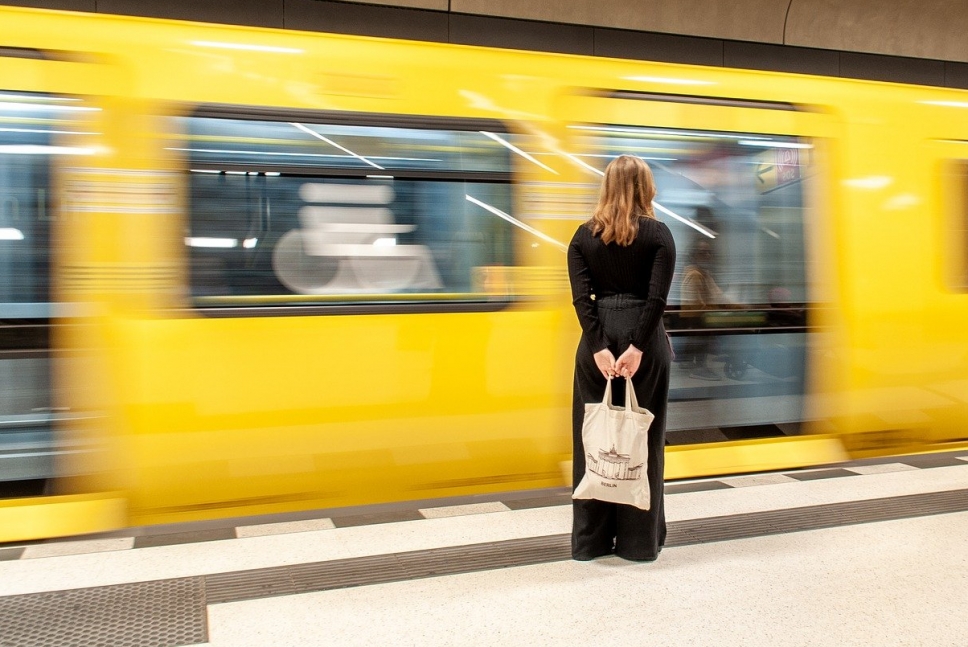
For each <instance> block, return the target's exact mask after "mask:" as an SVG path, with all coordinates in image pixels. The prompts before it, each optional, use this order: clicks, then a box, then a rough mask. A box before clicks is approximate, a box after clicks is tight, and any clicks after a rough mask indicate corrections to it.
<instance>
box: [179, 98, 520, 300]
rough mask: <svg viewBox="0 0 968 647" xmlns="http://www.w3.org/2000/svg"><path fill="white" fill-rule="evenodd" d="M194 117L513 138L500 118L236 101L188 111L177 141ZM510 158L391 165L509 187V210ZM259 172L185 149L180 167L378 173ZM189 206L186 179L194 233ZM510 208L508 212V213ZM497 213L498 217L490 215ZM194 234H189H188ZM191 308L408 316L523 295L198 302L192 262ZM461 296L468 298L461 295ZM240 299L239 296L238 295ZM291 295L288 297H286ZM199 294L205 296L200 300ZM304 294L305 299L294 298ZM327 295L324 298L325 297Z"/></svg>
mask: <svg viewBox="0 0 968 647" xmlns="http://www.w3.org/2000/svg"><path fill="white" fill-rule="evenodd" d="M194 118H213V119H226V120H230V121H242V122H245V121H248V122H282V123H285V122H305V123H307V124H310V125H313V124H323V125H336V126H355V127H377V128H380V127H388V128H401V129H410V130H425V131H428V130H429V131H433V130H436V131H451V132H455V131H456V132H467V133H472V132H480V131H487V132H491V133H495V134H497V135H504V136H511V137H513V136H514V133H513V131H512V130H511V129H510V128H509V127H508V126H507V125H506V124H505V123H504V122H502V121H499V120H494V119H477V118H464V117H440V116H422V115H401V114H392V113H365V112H344V111H319V110H299V109H285V108H272V107H252V106H237V105H220V104H205V105H199V106H197V107H195V109H194V110H186V112H185V113H184V114H183V115H181V116H180V119H181V120H183V121H184V123H185V124H186V127H185V128H181V129H180V132H179V133H178V137H179V138H180V140H181V141H187V138H188V137H189V136H190V134H191V133H190V130H189V129H188V127H187V124H188V123H190V121H189V120H191V119H194ZM506 155H507V157H506V160H507V163H506V164H505V165H504V168H506V170H502V171H486V172H474V171H441V170H420V169H394V170H392V171H390V172H389V173H392V179H393V180H402V181H414V182H419V181H433V182H440V183H448V182H477V183H486V184H490V185H501V186H504V185H506V186H507V187H508V192H507V201H508V208H509V210H513V208H514V204H515V193H514V187H513V182H512V179H513V175H514V174H513V164H514V162H513V159H512V158H511V152H510V150H509V151H507V153H506ZM258 169H259V170H258V171H256V169H255V168H254V167H253V165H247V164H238V163H228V162H225V163H222V162H212V161H200V160H197V161H193V160H192V159H191V158H190V155H189V154H188V153H186V157H185V164H184V171H185V175H186V176H190V175H191V172H192V171H196V172H199V171H200V172H206V171H207V172H212V171H221V172H223V174H225V173H229V172H231V173H234V174H236V175H239V174H241V173H242V172H245V173H247V174H252V173H253V172H256V173H261V174H262V175H265V174H266V172H268V173H270V174H272V175H277V176H282V177H304V178H319V179H362V178H366V176H368V175H369V176H373V175H376V174H380V172H379V171H377V173H373V172H372V169H369V170H367V169H362V168H361V169H352V168H339V167H304V166H292V165H285V164H259V165H258ZM194 213H195V211H194V208H193V189H192V186H191V180H190V179H189V180H188V187H187V190H186V231H191V225H192V222H193V217H194ZM512 213H513V211H512ZM495 217H496V216H495ZM508 232H509V238H508V240H507V241H506V242H505V244H504V246H503V247H502V250H501V253H502V254H504V255H505V256H506V257H507V258H508V264H507V265H505V266H504V267H507V268H511V273H513V268H516V267H518V266H519V263H520V258H519V252H518V249H517V246H518V238H519V237H518V234H517V233H516V232H515V231H514V230H513V226H511V227H509V228H508ZM190 235H191V234H188V233H186V237H188V236H190ZM186 248H187V251H186V261H187V262H188V263H189V264H190V265H191V263H192V258H191V255H192V251H191V248H190V247H188V245H186ZM188 276H189V286H188V287H189V292H190V296H189V301H190V303H189V307H190V308H191V309H192V310H193V311H195V312H197V313H199V314H201V315H203V316H206V317H215V318H221V317H233V318H234V317H273V316H312V315H344V314H357V315H359V314H406V313H465V312H495V311H499V310H504V309H506V308H508V307H509V306H511V305H512V304H513V303H516V302H519V301H521V300H522V299H523V297H521V296H518V295H515V294H513V293H507V294H497V293H495V294H486V293H479V292H442V293H440V295H439V296H430V295H428V294H419V295H415V296H414V297H411V298H408V295H407V293H399V296H397V295H395V294H393V293H389V292H388V293H375V294H372V296H373V297H374V298H369V299H368V297H369V296H370V294H367V293H364V292H361V293H355V294H349V295H347V294H344V295H342V296H343V297H344V298H342V299H340V298H338V297H332V302H329V303H327V302H321V301H323V300H322V299H313V296H312V295H300V294H297V293H295V292H293V293H291V294H288V295H282V294H278V295H272V294H267V295H263V298H265V299H266V301H271V300H272V299H273V298H277V299H280V302H279V303H278V305H276V304H272V303H252V304H246V303H239V302H238V301H236V302H231V300H226V302H225V303H218V302H211V301H210V302H209V303H204V302H201V301H200V297H197V296H195V295H194V294H191V292H192V291H193V289H194V273H193V271H192V268H191V267H189V273H188ZM462 295H467V297H466V298H463V297H462ZM237 296H238V295H237ZM287 296H288V297H290V299H286V297H287ZM201 298H204V297H201ZM300 298H302V299H303V300H305V301H306V303H305V304H303V303H299V302H298V300H299V299H300ZM327 300H328V299H327Z"/></svg>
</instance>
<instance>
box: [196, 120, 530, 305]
mask: <svg viewBox="0 0 968 647" xmlns="http://www.w3.org/2000/svg"><path fill="white" fill-rule="evenodd" d="M183 121H184V124H183V132H184V133H185V134H186V141H185V143H184V145H183V146H180V147H178V152H179V153H181V154H183V155H185V157H187V165H188V167H189V169H190V201H191V217H190V223H189V231H188V232H187V233H186V236H185V243H186V245H187V247H188V250H189V255H190V259H191V289H192V297H193V301H194V304H195V305H196V307H199V308H229V309H230V311H234V312H236V313H239V314H256V313H257V312H265V313H271V312H279V311H280V310H279V308H286V309H290V308H292V307H299V308H307V307H317V308H318V307H322V308H324V310H323V311H324V312H326V311H328V312H339V311H347V309H349V310H348V311H358V310H359V308H360V307H364V308H368V309H372V308H374V307H378V308H380V309H386V310H388V311H393V310H395V309H399V308H402V307H407V306H408V305H409V306H413V305H414V304H420V305H421V307H426V306H427V304H431V305H434V306H435V307H437V306H439V307H444V308H446V307H451V306H458V307H463V308H467V307H468V305H469V304H474V303H479V304H490V306H491V307H493V305H494V304H495V303H499V302H502V301H506V300H507V298H508V296H507V294H504V293H503V292H502V290H501V289H500V286H496V285H495V281H493V280H489V279H493V277H494V276H498V275H500V274H501V272H500V270H501V269H502V268H508V267H510V266H512V265H513V262H514V253H513V241H514V229H515V224H516V223H517V221H516V219H515V218H514V217H513V215H512V205H511V184H510V180H511V172H510V166H511V163H510V158H509V155H510V150H509V147H508V146H507V145H506V144H507V139H506V137H507V135H506V134H505V133H503V132H502V130H503V129H502V127H501V126H500V124H496V123H494V122H472V121H464V120H440V119H419V120H413V121H410V120H397V119H393V118H389V117H384V116H373V115H359V116H347V115H343V114H340V115H338V116H336V117H333V116H330V117H329V118H326V116H321V115H314V116H308V115H305V114H298V115H297V114H292V115H282V116H274V115H273V116H266V117H262V118H241V117H235V116H223V115H222V114H221V113H218V114H210V113H205V112H199V113H196V114H195V115H194V116H192V117H188V118H185V119H184V120H183ZM333 306H339V307H338V308H335V309H334V308H333ZM246 308H248V310H246ZM252 308H261V309H262V310H253V309H252ZM266 308H268V310H266ZM327 309H328V310H327Z"/></svg>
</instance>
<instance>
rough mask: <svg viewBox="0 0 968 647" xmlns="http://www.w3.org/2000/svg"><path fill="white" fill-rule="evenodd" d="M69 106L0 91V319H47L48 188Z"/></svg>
mask: <svg viewBox="0 0 968 647" xmlns="http://www.w3.org/2000/svg"><path fill="white" fill-rule="evenodd" d="M70 107H73V106H70V105H68V100H66V99H61V98H59V97H50V96H46V95H36V94H23V93H12V92H5V91H0V108H2V109H0V311H2V314H0V318H3V319H31V318H46V317H48V316H49V315H50V312H49V302H50V259H49V256H48V249H49V245H48V241H49V229H50V227H49V222H50V216H49V213H48V208H49V199H48V195H49V185H50V163H51V155H52V154H55V153H58V152H61V151H63V150H65V147H63V146H61V147H54V145H53V141H52V140H53V138H54V136H55V135H56V134H58V133H60V132H64V131H65V129H66V128H67V127H68V124H69V118H70V112H68V110H67V109H68V108H70Z"/></svg>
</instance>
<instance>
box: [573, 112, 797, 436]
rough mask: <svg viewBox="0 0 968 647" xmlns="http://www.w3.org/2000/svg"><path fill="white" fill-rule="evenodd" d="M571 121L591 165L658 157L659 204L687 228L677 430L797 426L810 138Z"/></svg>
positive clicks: (673, 431) (677, 313)
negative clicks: (629, 156)
mask: <svg viewBox="0 0 968 647" xmlns="http://www.w3.org/2000/svg"><path fill="white" fill-rule="evenodd" d="M571 128H572V129H573V130H574V132H575V134H576V135H577V136H578V142H577V146H576V149H577V150H578V151H579V152H580V155H579V156H578V159H579V160H580V161H581V162H582V163H583V164H586V165H588V167H590V168H594V169H597V170H598V171H599V172H600V171H601V170H602V169H604V166H605V164H606V163H607V162H608V161H609V160H611V159H612V158H614V157H615V156H616V155H619V154H622V153H627V154H632V155H638V156H640V157H642V158H643V159H645V160H646V161H647V162H648V163H649V165H650V166H651V168H652V170H653V173H654V175H655V179H656V184H657V186H658V195H657V196H656V203H657V205H660V206H659V208H658V210H659V213H658V214H657V215H658V217H659V218H660V219H661V220H662V221H663V222H665V223H666V224H668V225H669V228H670V229H671V230H672V233H673V236H674V237H675V240H676V247H677V250H678V255H677V261H676V274H675V277H674V278H673V284H672V289H671V292H670V297H669V305H670V307H669V309H668V314H667V327H668V328H669V329H670V330H671V331H672V334H673V344H674V347H675V350H676V355H677V357H676V362H675V363H674V364H673V370H672V375H671V387H670V402H671V406H672V409H673V410H674V411H675V412H676V415H675V416H670V420H673V421H674V422H673V424H672V425H671V426H670V429H669V431H670V436H669V440H670V442H671V443H686V442H706V441H713V440H725V439H740V438H749V437H752V436H759V435H779V434H781V433H790V432H792V431H791V430H795V429H796V428H797V423H798V421H800V420H802V416H803V393H804V378H805V366H806V335H807V333H806V330H807V328H806V323H807V322H806V318H807V299H808V294H807V272H806V259H805V241H804V222H805V214H806V203H805V189H804V185H805V182H809V181H810V179H809V178H810V176H811V170H812V168H813V166H812V153H813V149H812V144H811V142H809V141H805V140H803V139H801V138H796V137H786V136H769V135H764V134H749V133H736V132H714V131H701V130H686V129H669V128H645V127H635V126H631V127H630V126H618V125H607V124H589V125H580V124H575V125H573V126H571ZM776 423H782V424H783V425H785V426H783V427H780V426H778V425H777V424H776ZM696 430H702V433H701V434H700V433H699V432H697V431H696Z"/></svg>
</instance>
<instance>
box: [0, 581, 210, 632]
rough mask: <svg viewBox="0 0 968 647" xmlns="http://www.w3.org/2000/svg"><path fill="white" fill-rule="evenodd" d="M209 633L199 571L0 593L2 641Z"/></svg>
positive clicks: (0, 630)
mask: <svg viewBox="0 0 968 647" xmlns="http://www.w3.org/2000/svg"><path fill="white" fill-rule="evenodd" d="M207 633H208V631H207V627H206V614H205V603H204V596H203V591H202V579H201V578H199V577H195V578H186V579H178V580H158V581H155V582H139V583H136V584H119V585H116V586H101V587H96V588H89V589H73V590H70V591H52V592H50V593H33V594H30V595H16V596H11V597H3V598H0V647H47V646H50V647H75V646H77V647H81V646H83V647H101V646H103V647H175V646H177V645H193V644H198V643H202V642H205V641H206V640H207V637H206V634H207Z"/></svg>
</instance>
